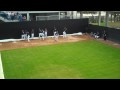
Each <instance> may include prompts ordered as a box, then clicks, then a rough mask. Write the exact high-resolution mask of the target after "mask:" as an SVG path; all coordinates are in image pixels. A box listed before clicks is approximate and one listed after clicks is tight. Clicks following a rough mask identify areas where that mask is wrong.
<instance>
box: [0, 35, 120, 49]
mask: <svg viewBox="0 0 120 90" xmlns="http://www.w3.org/2000/svg"><path fill="white" fill-rule="evenodd" d="M93 39H94V38H93V37H91V36H89V35H82V36H81V35H80V36H79V35H77V36H68V38H62V37H59V40H58V41H55V40H54V38H47V39H45V40H40V39H34V40H31V41H30V42H28V41H27V40H23V41H17V42H15V43H14V42H2V43H0V51H3V50H11V49H17V48H26V47H33V46H43V45H51V44H61V43H65V42H78V41H85V40H93ZM97 40H98V41H100V42H102V43H105V44H108V45H112V46H114V47H117V48H120V44H117V43H114V42H112V41H108V40H107V41H104V40H103V39H97Z"/></svg>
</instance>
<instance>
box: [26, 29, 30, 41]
mask: <svg viewBox="0 0 120 90" xmlns="http://www.w3.org/2000/svg"><path fill="white" fill-rule="evenodd" d="M27 40H28V42H30V33H29V32H28V31H27Z"/></svg>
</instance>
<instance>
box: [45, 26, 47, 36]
mask: <svg viewBox="0 0 120 90" xmlns="http://www.w3.org/2000/svg"><path fill="white" fill-rule="evenodd" d="M45 38H47V28H45Z"/></svg>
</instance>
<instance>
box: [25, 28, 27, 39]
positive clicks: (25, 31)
mask: <svg viewBox="0 0 120 90" xmlns="http://www.w3.org/2000/svg"><path fill="white" fill-rule="evenodd" d="M27 32H28V31H27V30H25V40H27Z"/></svg>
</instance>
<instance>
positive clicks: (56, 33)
mask: <svg viewBox="0 0 120 90" xmlns="http://www.w3.org/2000/svg"><path fill="white" fill-rule="evenodd" d="M54 37H55V41H58V37H59V33H58V31H56V32H55V36H54Z"/></svg>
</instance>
